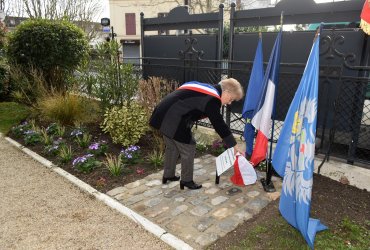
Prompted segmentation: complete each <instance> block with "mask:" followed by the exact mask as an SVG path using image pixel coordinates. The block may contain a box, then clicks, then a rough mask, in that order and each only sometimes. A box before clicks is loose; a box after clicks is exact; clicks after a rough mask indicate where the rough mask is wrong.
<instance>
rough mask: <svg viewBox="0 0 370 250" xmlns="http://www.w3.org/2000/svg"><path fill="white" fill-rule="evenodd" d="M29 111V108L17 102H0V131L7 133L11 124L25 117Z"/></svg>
mask: <svg viewBox="0 0 370 250" xmlns="http://www.w3.org/2000/svg"><path fill="white" fill-rule="evenodd" d="M29 113H30V110H29V108H28V107H26V106H24V105H21V104H19V103H16V102H0V132H1V133H4V134H6V133H8V131H9V130H10V128H11V127H12V126H14V125H16V124H18V123H19V122H20V121H21V120H23V119H25V118H26V117H27V116H28V115H29Z"/></svg>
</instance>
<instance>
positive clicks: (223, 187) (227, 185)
mask: <svg viewBox="0 0 370 250" xmlns="http://www.w3.org/2000/svg"><path fill="white" fill-rule="evenodd" d="M232 185H233V184H232V183H231V182H228V181H224V182H222V183H221V184H220V185H218V187H219V188H221V189H225V188H228V187H231V186H232Z"/></svg>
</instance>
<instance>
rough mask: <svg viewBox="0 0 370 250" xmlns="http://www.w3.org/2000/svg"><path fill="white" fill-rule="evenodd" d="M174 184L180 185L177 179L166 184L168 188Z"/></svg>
mask: <svg viewBox="0 0 370 250" xmlns="http://www.w3.org/2000/svg"><path fill="white" fill-rule="evenodd" d="M176 186H180V183H179V182H178V181H171V183H170V184H168V188H174V187H176Z"/></svg>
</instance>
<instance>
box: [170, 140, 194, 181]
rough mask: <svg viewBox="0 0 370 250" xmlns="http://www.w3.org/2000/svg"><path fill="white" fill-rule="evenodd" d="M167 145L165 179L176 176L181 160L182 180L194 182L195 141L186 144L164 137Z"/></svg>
mask: <svg viewBox="0 0 370 250" xmlns="http://www.w3.org/2000/svg"><path fill="white" fill-rule="evenodd" d="M163 138H164V142H165V144H166V150H165V156H164V172H163V177H166V178H170V177H174V176H175V172H176V163H177V159H178V158H179V156H180V158H181V180H182V181H192V180H193V172H194V157H195V148H196V147H195V141H194V140H193V141H192V142H191V144H185V143H181V142H178V141H175V140H173V139H171V138H169V137H167V136H163Z"/></svg>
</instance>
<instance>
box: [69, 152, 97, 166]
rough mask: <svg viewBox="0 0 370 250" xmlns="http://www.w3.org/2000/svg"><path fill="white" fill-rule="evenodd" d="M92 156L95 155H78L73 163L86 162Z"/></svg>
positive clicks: (74, 164)
mask: <svg viewBox="0 0 370 250" xmlns="http://www.w3.org/2000/svg"><path fill="white" fill-rule="evenodd" d="M92 156H94V155H93V154H87V155H84V156H80V157H77V158H76V159H74V160H73V162H72V165H73V166H76V165H77V164H79V163H84V162H85V161H87V159H88V158H90V157H92Z"/></svg>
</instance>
